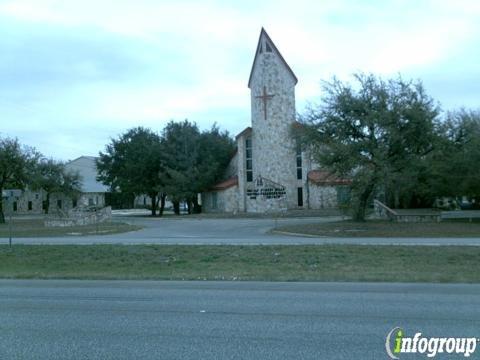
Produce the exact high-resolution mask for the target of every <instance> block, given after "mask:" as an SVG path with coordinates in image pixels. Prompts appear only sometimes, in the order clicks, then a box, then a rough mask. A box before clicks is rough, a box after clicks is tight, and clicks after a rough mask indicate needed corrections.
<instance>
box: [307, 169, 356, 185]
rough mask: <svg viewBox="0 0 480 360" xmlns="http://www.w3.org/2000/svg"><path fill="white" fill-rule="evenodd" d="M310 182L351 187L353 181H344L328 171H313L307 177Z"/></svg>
mask: <svg viewBox="0 0 480 360" xmlns="http://www.w3.org/2000/svg"><path fill="white" fill-rule="evenodd" d="M307 178H308V180H310V181H311V182H312V183H314V184H317V185H323V186H326V185H350V184H351V183H352V180H351V179H342V178H339V177H338V176H336V175H334V174H332V173H331V172H329V171H326V170H311V171H309V172H308V175H307Z"/></svg>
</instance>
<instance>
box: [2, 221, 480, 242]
mask: <svg viewBox="0 0 480 360" xmlns="http://www.w3.org/2000/svg"><path fill="white" fill-rule="evenodd" d="M115 219H116V220H119V221H126V222H130V223H132V224H137V225H141V226H143V229H142V230H139V231H133V232H129V233H123V234H115V235H93V236H67V237H49V238H46V237H41V238H14V243H16V244H81V245H87V244H181V245H206V244H210V245H212V244H231V245H258V244H260V245H304V244H360V245H432V246H434V245H471V246H480V238H381V237H378V238H360V237H356V238H339V237H306V236H299V235H292V234H277V233H275V234H273V233H271V230H272V229H273V228H274V227H276V226H277V225H278V226H284V225H297V224H308V223H312V222H330V221H337V220H340V219H341V218H340V217H336V216H331V217H318V218H312V217H307V218H279V219H266V218H253V219H252V218H247V219H245V218H234V219H209V218H207V219H205V218H185V217H183V218H153V219H152V218H148V217H116V218H115ZM1 242H3V243H7V242H8V239H6V238H3V239H0V243H1Z"/></svg>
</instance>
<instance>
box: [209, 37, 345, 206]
mask: <svg viewBox="0 0 480 360" xmlns="http://www.w3.org/2000/svg"><path fill="white" fill-rule="evenodd" d="M297 82H298V79H297V77H296V76H295V74H294V72H293V71H292V69H291V68H290V66H289V65H288V64H287V62H286V61H285V59H284V58H283V56H282V55H281V54H280V52H279V51H278V49H277V47H276V46H275V44H274V43H273V41H272V40H271V39H270V37H269V36H268V34H267V33H266V31H265V30H264V29H263V28H262V30H261V32H260V38H259V40H258V45H257V50H256V53H255V57H254V60H253V66H252V69H251V72H250V77H249V80H248V87H249V89H250V101H251V127H247V128H246V129H245V130H243V131H242V132H241V133H239V134H238V135H237V136H236V142H237V151H236V153H235V155H234V156H233V157H232V159H231V162H230V165H229V167H228V169H227V171H226V174H225V180H224V181H222V182H220V183H218V184H216V185H215V186H214V187H213V188H212V189H211V190H210V191H209V192H206V193H203V194H202V208H203V211H205V212H232V213H237V212H258V213H265V212H279V211H285V210H293V209H322V208H337V207H338V206H339V205H340V204H341V203H342V202H343V201H344V198H345V197H346V194H347V193H348V185H349V183H348V181H347V180H343V179H338V178H336V177H334V176H332V175H330V174H329V173H328V172H327V171H324V170H321V169H320V168H319V166H318V165H316V164H315V162H314V161H313V159H312V157H311V155H310V153H309V151H308V150H307V151H302V150H301V149H300V147H299V146H298V144H297V143H296V141H295V139H294V138H293V136H292V127H293V126H294V125H295V124H296V119H295V116H296V110H295V85H296V84H297Z"/></svg>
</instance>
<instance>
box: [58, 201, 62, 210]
mask: <svg viewBox="0 0 480 360" xmlns="http://www.w3.org/2000/svg"><path fill="white" fill-rule="evenodd" d="M57 208H58V209H61V208H62V200H57Z"/></svg>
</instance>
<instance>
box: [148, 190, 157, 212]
mask: <svg viewBox="0 0 480 360" xmlns="http://www.w3.org/2000/svg"><path fill="white" fill-rule="evenodd" d="M149 196H150V199H151V200H152V216H155V215H157V194H155V193H151V194H150V195H149Z"/></svg>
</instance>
